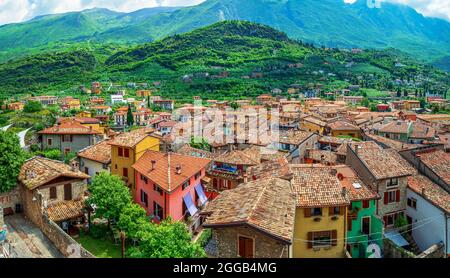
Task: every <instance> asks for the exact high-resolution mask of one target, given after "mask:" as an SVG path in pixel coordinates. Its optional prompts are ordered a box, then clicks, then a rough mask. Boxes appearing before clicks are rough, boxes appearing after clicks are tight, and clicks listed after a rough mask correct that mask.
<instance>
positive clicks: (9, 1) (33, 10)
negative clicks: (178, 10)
mask: <svg viewBox="0 0 450 278" xmlns="http://www.w3.org/2000/svg"><path fill="white" fill-rule="evenodd" d="M204 1H205V0H0V25H1V24H5V23H12V22H22V21H25V20H28V19H31V18H33V17H35V16H38V15H43V14H52V13H64V12H69V11H81V10H84V9H90V8H94V7H98V8H108V9H111V10H115V11H121V12H130V11H135V10H138V9H142V8H150V7H156V6H192V5H197V4H200V3H202V2H204ZM244 1H245V0H244ZM343 1H345V2H347V3H352V2H355V1H357V0H343ZM358 1H367V0H358ZM373 1H388V2H393V3H401V4H407V5H409V6H411V7H413V8H415V9H417V10H418V11H419V12H420V13H423V14H424V15H427V16H434V17H440V18H446V19H448V20H449V21H450V0H373Z"/></svg>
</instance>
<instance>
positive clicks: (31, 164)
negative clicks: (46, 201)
mask: <svg viewBox="0 0 450 278" xmlns="http://www.w3.org/2000/svg"><path fill="white" fill-rule="evenodd" d="M62 176H64V177H70V178H77V179H88V178H89V176H88V175H86V174H84V173H82V172H80V171H78V170H76V171H73V170H72V167H71V166H69V165H67V164H64V163H62V162H60V161H56V160H51V159H47V158H43V157H40V156H35V157H33V158H31V159H29V160H27V161H25V163H24V164H23V165H22V168H21V169H20V173H19V181H20V182H22V183H23V184H24V185H25V186H26V187H27V188H28V189H30V190H33V189H35V188H37V187H39V186H41V185H44V184H46V183H48V182H50V181H52V180H54V179H56V178H58V177H62Z"/></svg>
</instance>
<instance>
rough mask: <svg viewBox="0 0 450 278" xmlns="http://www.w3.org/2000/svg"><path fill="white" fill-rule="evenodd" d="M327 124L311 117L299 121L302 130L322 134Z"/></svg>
mask: <svg viewBox="0 0 450 278" xmlns="http://www.w3.org/2000/svg"><path fill="white" fill-rule="evenodd" d="M326 126H327V123H326V122H324V121H322V120H320V119H318V118H316V117H313V116H308V117H305V118H302V119H301V120H300V127H301V129H303V130H307V131H311V132H316V133H318V134H323V133H324V131H325V127H326Z"/></svg>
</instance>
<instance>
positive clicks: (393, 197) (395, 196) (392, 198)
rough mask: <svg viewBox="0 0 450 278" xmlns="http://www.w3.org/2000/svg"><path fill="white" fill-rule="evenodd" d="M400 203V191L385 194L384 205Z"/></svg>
mask: <svg viewBox="0 0 450 278" xmlns="http://www.w3.org/2000/svg"><path fill="white" fill-rule="evenodd" d="M398 202H400V190H394V191H387V192H384V204H385V205H387V204H390V203H398Z"/></svg>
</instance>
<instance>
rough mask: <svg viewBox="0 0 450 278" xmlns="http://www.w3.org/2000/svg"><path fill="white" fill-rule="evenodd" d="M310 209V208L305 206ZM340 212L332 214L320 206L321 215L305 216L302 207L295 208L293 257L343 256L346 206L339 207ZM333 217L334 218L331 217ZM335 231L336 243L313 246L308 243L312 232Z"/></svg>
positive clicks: (326, 208)
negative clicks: (325, 245) (333, 244)
mask: <svg viewBox="0 0 450 278" xmlns="http://www.w3.org/2000/svg"><path fill="white" fill-rule="evenodd" d="M307 209H308V210H310V208H307ZM341 209H342V210H343V212H342V214H339V215H335V216H332V215H330V213H329V210H330V209H329V208H328V207H325V208H322V216H310V217H305V212H304V210H305V209H303V208H297V211H296V216H295V225H294V244H293V257H294V258H343V257H344V256H345V246H346V242H345V238H346V229H345V227H346V223H345V222H346V215H347V208H346V207H341ZM333 218H335V219H333ZM316 219H320V221H316ZM333 230H335V231H336V241H335V242H336V245H335V246H327V247H314V246H311V244H310V245H309V244H308V241H311V234H310V233H313V232H316V233H317V232H324V231H333Z"/></svg>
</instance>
